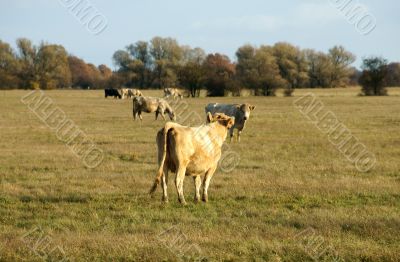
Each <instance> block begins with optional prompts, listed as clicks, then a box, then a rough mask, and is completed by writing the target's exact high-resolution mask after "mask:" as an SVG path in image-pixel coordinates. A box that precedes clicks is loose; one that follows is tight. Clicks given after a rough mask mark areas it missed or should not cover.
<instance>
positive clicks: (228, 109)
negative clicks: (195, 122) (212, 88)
mask: <svg viewBox="0 0 400 262" xmlns="http://www.w3.org/2000/svg"><path fill="white" fill-rule="evenodd" d="M208 112H210V113H211V114H213V115H214V114H215V113H224V114H225V115H227V116H232V117H235V116H236V112H237V107H236V106H235V105H227V104H218V103H215V104H208V105H207V106H206V113H208Z"/></svg>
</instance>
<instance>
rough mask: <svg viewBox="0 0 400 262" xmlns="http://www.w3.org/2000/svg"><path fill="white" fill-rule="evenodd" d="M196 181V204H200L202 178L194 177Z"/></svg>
mask: <svg viewBox="0 0 400 262" xmlns="http://www.w3.org/2000/svg"><path fill="white" fill-rule="evenodd" d="M193 180H194V186H195V188H196V192H195V195H194V202H196V203H197V202H199V201H200V187H201V177H200V176H195V177H193Z"/></svg>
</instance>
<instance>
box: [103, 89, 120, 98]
mask: <svg viewBox="0 0 400 262" xmlns="http://www.w3.org/2000/svg"><path fill="white" fill-rule="evenodd" d="M104 94H105V97H106V98H107V97H108V96H113V97H114V98H117V97H118V98H119V99H121V97H122V96H121V94H120V93H119V92H118V90H117V89H115V88H106V89H104Z"/></svg>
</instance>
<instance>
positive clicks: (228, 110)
mask: <svg viewBox="0 0 400 262" xmlns="http://www.w3.org/2000/svg"><path fill="white" fill-rule="evenodd" d="M255 108H256V107H255V106H252V105H249V104H233V105H229V104H218V103H214V104H208V105H207V106H206V108H205V111H206V113H209V112H210V113H211V114H215V113H224V114H226V115H228V116H231V117H234V118H235V125H234V126H233V127H232V128H231V129H230V130H229V134H230V141H232V137H233V131H234V129H235V128H236V129H237V130H238V135H237V141H238V142H240V134H241V133H242V131H243V129H244V127H245V124H246V122H247V120H249V118H250V113H251V111H253V110H254V109H255Z"/></svg>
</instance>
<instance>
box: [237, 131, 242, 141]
mask: <svg viewBox="0 0 400 262" xmlns="http://www.w3.org/2000/svg"><path fill="white" fill-rule="evenodd" d="M241 134H242V130H239V129H238V134H237V141H238V142H240V135H241Z"/></svg>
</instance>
